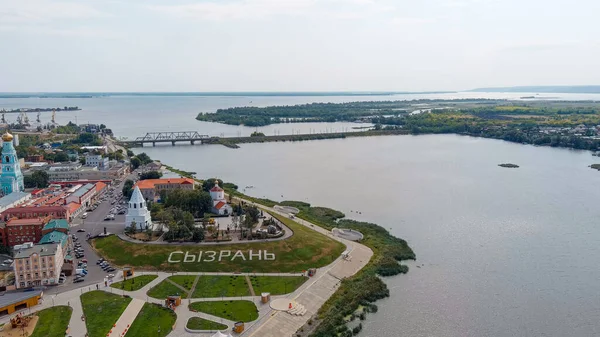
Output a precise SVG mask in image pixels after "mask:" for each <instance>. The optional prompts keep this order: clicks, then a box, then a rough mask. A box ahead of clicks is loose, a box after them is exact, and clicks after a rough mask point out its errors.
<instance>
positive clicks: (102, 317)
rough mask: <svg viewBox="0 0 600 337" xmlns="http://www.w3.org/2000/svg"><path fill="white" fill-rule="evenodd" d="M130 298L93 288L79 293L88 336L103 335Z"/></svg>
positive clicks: (115, 320)
mask: <svg viewBox="0 0 600 337" xmlns="http://www.w3.org/2000/svg"><path fill="white" fill-rule="evenodd" d="M129 302H131V298H125V297H122V296H119V295H115V294H110V293H107V292H104V291H101V290H94V291H90V292H87V293H85V294H83V295H81V304H82V305H83V313H84V315H85V325H86V327H87V330H88V334H89V337H104V336H106V334H107V333H108V332H109V331H110V329H111V328H112V326H113V325H114V324H115V323H116V322H117V320H118V319H119V317H121V314H122V313H123V311H125V308H127V305H129Z"/></svg>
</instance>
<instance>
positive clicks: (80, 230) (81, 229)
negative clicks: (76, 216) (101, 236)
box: [77, 228, 85, 233]
mask: <svg viewBox="0 0 600 337" xmlns="http://www.w3.org/2000/svg"><path fill="white" fill-rule="evenodd" d="M77 232H78V233H81V232H85V229H83V228H79V229H78V230H77Z"/></svg>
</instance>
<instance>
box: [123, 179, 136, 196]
mask: <svg viewBox="0 0 600 337" xmlns="http://www.w3.org/2000/svg"><path fill="white" fill-rule="evenodd" d="M133 185H134V183H133V180H131V179H127V180H125V183H124V184H123V190H122V192H123V197H125V198H126V199H127V200H129V199H130V198H131V195H132V194H133Z"/></svg>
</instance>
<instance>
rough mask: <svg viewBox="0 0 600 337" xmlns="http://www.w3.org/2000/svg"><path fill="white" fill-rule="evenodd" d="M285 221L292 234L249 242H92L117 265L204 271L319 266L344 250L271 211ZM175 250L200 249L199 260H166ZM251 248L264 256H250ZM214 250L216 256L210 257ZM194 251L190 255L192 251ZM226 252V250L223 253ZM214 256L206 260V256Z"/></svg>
mask: <svg viewBox="0 0 600 337" xmlns="http://www.w3.org/2000/svg"><path fill="white" fill-rule="evenodd" d="M274 216H275V217H276V218H278V219H279V220H280V221H282V222H283V223H285V224H286V225H287V226H288V227H289V228H290V229H291V230H292V231H293V232H294V235H293V236H292V237H290V238H288V239H286V240H282V241H272V242H256V243H248V244H232V245H220V246H178V245H151V244H140V243H131V242H128V241H123V240H121V239H119V237H117V236H116V235H111V236H108V237H105V238H97V239H94V240H93V242H92V244H93V245H94V247H95V248H96V249H97V250H98V252H99V253H100V254H101V255H102V256H103V257H104V258H106V259H108V260H109V261H110V262H111V263H112V264H114V265H118V266H124V265H131V266H134V267H140V268H142V267H143V268H147V269H159V270H172V271H206V272H220V271H224V272H257V273H260V272H302V271H303V270H307V269H308V268H313V267H315V268H316V267H322V266H326V265H328V264H330V263H331V262H333V261H334V260H335V259H336V258H338V257H339V256H340V254H341V253H342V252H343V251H344V245H343V244H341V243H339V242H337V241H335V240H333V239H331V238H329V237H327V236H325V235H323V234H320V233H317V232H315V231H313V230H311V229H309V228H307V227H305V226H303V225H300V224H298V223H296V222H295V221H293V220H292V219H289V218H287V217H283V216H279V215H274ZM238 250H240V251H241V253H242V254H243V255H244V258H242V257H241V256H238V257H237V258H236V259H234V260H233V261H232V257H233V256H234V254H235V252H236V251H238ZM175 251H181V252H189V254H190V260H191V259H192V258H197V257H198V255H199V254H200V253H202V262H197V261H196V262H188V263H184V262H183V257H184V255H183V254H177V255H173V261H179V262H173V263H169V262H168V258H169V255H170V253H172V252H175ZM221 251H230V254H231V257H224V258H222V259H221V261H219V252H221ZM250 251H252V252H253V254H258V253H259V251H260V253H261V256H262V257H263V258H262V259H261V260H259V259H258V257H256V255H255V257H254V258H253V259H252V260H250ZM264 251H267V252H268V253H269V254H275V259H274V260H272V261H265V259H264ZM207 252H216V253H215V254H216V257H214V258H211V255H212V254H213V253H207ZM192 254H193V255H192ZM223 254H227V253H223ZM209 259H214V261H212V262H209V261H206V260H209Z"/></svg>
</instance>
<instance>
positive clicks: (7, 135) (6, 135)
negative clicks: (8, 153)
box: [2, 131, 13, 142]
mask: <svg viewBox="0 0 600 337" xmlns="http://www.w3.org/2000/svg"><path fill="white" fill-rule="evenodd" d="M2 140H3V141H5V142H11V141H12V140H13V135H11V134H10V133H8V131H6V132H5V133H4V134H3V135H2Z"/></svg>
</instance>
